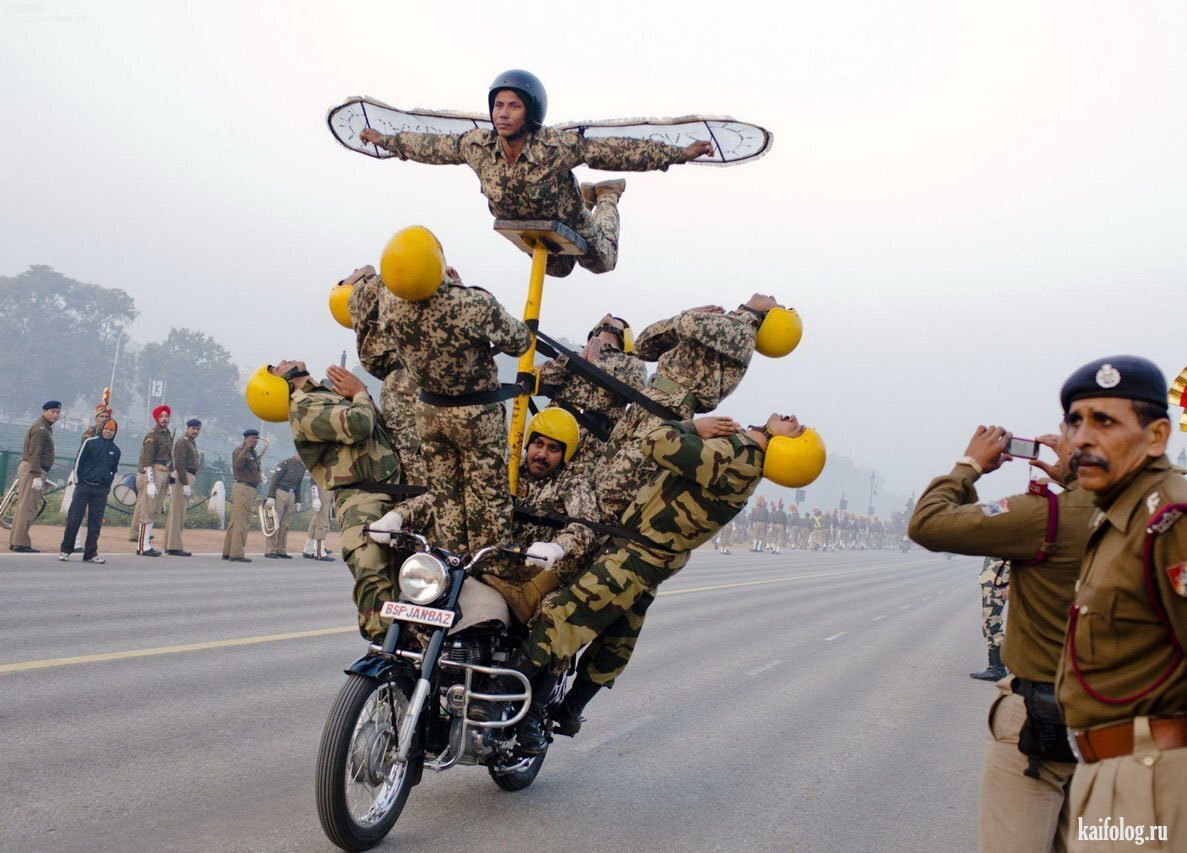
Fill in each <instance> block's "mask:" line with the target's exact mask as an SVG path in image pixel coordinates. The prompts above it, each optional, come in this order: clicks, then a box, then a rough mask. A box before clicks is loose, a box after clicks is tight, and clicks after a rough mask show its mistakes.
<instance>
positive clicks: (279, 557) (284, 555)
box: [272, 554, 292, 560]
mask: <svg viewBox="0 0 1187 853" xmlns="http://www.w3.org/2000/svg"><path fill="white" fill-rule="evenodd" d="M272 556H273V557H275V558H276V559H278V560H291V559H292V557H290V556H289V555H288V554H273V555H272Z"/></svg>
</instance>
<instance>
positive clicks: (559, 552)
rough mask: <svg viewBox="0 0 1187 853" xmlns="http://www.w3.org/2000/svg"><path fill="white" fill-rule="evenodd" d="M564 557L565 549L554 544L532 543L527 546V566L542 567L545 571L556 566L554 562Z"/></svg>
mask: <svg viewBox="0 0 1187 853" xmlns="http://www.w3.org/2000/svg"><path fill="white" fill-rule="evenodd" d="M563 556H565V549H564V548H562V547H561V546H560V545H558V544H556V543H555V542H533V543H532V544H531V545H529V546H528V550H527V560H525V561H524V562H526V563H527V564H528V565H532V566H543V567H544V569H545V570H547V569H551V568H552V567H553V566H554V565H556V561H557V560H559V559H561V557H563Z"/></svg>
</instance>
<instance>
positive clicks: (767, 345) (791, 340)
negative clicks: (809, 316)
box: [754, 306, 804, 358]
mask: <svg viewBox="0 0 1187 853" xmlns="http://www.w3.org/2000/svg"><path fill="white" fill-rule="evenodd" d="M803 336H804V322H803V321H802V320H801V319H800V315H799V314H797V313H796V312H795V309H794V308H780V307H778V306H776V307H774V308H772V309H771V310H770V311H768V312H767V316H766V317H764V318H763V321H762V325H761V326H759V327H758V335H757V336H756V337H755V339H754V348H755V349H756V350H758V351H759V352H760V353H762V354H763V355H765V356H767V357H768V358H783V356H785V355H787V354H788V353H789V352H791V351H792V350H793V349H795V348H796V347H797V346H798V345H799V343H800V338H802V337H803Z"/></svg>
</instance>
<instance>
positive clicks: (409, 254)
mask: <svg viewBox="0 0 1187 853" xmlns="http://www.w3.org/2000/svg"><path fill="white" fill-rule="evenodd" d="M379 274H380V276H381V277H382V278H383V283H384V284H386V285H387V289H388V290H390V291H391V292H392V293H394V294H396V296H399V297H400V298H401V299H407V300H408V301H410V302H420V301H422V300H425V299H428V298H429V297H430V296H432V295H433V294H434V293H436V292H437V288H439V287H440V286H441V280H442V279H443V278H445V254H444V252H442V250H441V243H440V242H439V241H438V240H437V238H436V236H435V235H434V234H433V232H432V231H430V230H429V229H428V228H425V227H424V226H422V225H410V226H409V227H407V228H404V229H403V230H401V231H397V232H396V233H395V235H393V236H392V238H391V239H390V240H388V241H387V245H386V246H384V247H383V257H382V258H381V259H380V261H379Z"/></svg>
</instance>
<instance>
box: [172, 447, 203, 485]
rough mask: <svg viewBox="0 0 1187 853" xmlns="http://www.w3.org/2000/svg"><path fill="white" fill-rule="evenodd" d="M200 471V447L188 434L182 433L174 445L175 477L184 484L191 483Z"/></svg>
mask: <svg viewBox="0 0 1187 853" xmlns="http://www.w3.org/2000/svg"><path fill="white" fill-rule="evenodd" d="M197 473H198V447H197V445H195V444H194V440H193V439H192V438H190V437H189V436H188V435H184V434H183V435H182V436H181V438H179V439H177V443H176V444H174V445H173V479H175V480H176V481H177V482H178V483H180V484H181V485H183V486H189V485H191V481H192V480H193V477H194V475H195V474H197Z"/></svg>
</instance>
